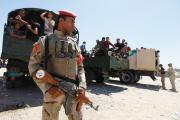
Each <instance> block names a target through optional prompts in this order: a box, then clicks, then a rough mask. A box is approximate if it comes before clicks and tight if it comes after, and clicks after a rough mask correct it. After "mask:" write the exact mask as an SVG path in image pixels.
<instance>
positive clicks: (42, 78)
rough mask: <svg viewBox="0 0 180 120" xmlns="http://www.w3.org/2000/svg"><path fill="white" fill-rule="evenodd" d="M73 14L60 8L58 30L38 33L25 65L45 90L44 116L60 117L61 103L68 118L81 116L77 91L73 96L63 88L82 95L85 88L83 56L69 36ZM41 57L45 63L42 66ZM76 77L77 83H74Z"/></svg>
mask: <svg viewBox="0 0 180 120" xmlns="http://www.w3.org/2000/svg"><path fill="white" fill-rule="evenodd" d="M75 18H76V16H75V14H74V13H72V12H69V11H60V12H59V18H58V23H57V30H55V32H54V33H53V34H51V35H49V36H46V37H41V38H40V39H39V41H38V42H36V43H35V44H34V46H33V50H32V53H31V57H30V61H29V66H28V67H29V72H30V74H31V76H32V77H33V79H34V81H35V82H36V84H37V85H38V87H39V88H40V89H41V91H42V92H43V94H44V100H43V111H42V119H43V120H59V110H60V108H61V106H62V105H64V107H65V113H66V115H67V116H68V119H69V120H82V113H81V110H80V107H81V105H82V104H81V103H80V102H79V101H78V100H77V99H75V98H76V94H73V97H72V94H70V93H69V92H67V91H65V90H68V89H70V90H74V89H77V92H78V93H79V94H80V95H85V89H86V82H85V74H84V68H83V63H82V61H83V58H82V55H81V52H80V49H79V47H78V46H77V43H76V40H75V38H72V37H71V34H72V32H73V30H74V27H75V26H74V23H75ZM45 41H48V42H45ZM47 43H48V49H47V50H48V57H47V55H46V53H47V50H46V48H47V47H46V45H47ZM44 58H45V60H44ZM47 58H48V60H47V61H46V59H47ZM42 61H43V63H45V64H44V65H43V67H42V65H41V63H42ZM62 76H63V77H62ZM66 78H68V79H66ZM76 78H78V81H79V85H76V84H75V83H76V82H77V81H76ZM59 86H61V87H59ZM61 88H63V89H61Z"/></svg>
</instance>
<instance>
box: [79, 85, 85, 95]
mask: <svg viewBox="0 0 180 120" xmlns="http://www.w3.org/2000/svg"><path fill="white" fill-rule="evenodd" d="M78 95H83V96H85V89H84V88H82V87H80V88H79V89H78Z"/></svg>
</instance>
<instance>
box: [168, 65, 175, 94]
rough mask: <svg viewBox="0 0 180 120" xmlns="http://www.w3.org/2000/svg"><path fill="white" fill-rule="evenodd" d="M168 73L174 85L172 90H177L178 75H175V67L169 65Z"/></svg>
mask: <svg viewBox="0 0 180 120" xmlns="http://www.w3.org/2000/svg"><path fill="white" fill-rule="evenodd" d="M167 73H168V76H169V79H170V82H171V85H172V90H173V91H176V86H175V79H176V76H175V72H174V69H173V67H169V68H168V70H167Z"/></svg>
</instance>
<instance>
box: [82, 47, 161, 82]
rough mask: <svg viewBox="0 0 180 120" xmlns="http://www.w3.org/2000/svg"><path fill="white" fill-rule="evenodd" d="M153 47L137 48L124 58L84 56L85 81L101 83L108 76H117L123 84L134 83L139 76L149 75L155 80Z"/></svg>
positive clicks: (155, 58) (155, 55) (156, 59)
mask: <svg viewBox="0 0 180 120" xmlns="http://www.w3.org/2000/svg"><path fill="white" fill-rule="evenodd" d="M157 54H158V53H157V51H156V50H155V49H139V50H136V51H135V53H134V54H133V55H131V56H129V57H128V58H126V59H123V58H120V59H117V58H116V57H113V56H111V55H110V56H108V55H104V56H94V57H86V58H85V60H84V67H85V71H86V79H87V82H88V83H90V82H92V81H93V80H96V82H97V83H102V82H104V81H107V80H109V77H118V78H119V80H120V81H121V82H123V83H125V84H130V83H136V82H138V81H139V80H140V78H141V76H150V77H151V78H152V79H153V80H155V79H156V78H155V76H154V75H155V74H156V73H158V66H159V63H158V59H159V58H158V55H157Z"/></svg>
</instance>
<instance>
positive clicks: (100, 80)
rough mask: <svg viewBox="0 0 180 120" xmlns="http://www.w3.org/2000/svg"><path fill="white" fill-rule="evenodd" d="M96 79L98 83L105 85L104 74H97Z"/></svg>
mask: <svg viewBox="0 0 180 120" xmlns="http://www.w3.org/2000/svg"><path fill="white" fill-rule="evenodd" d="M95 77H96V78H95V79H96V82H97V83H104V77H103V75H102V73H98V72H97V73H95Z"/></svg>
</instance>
